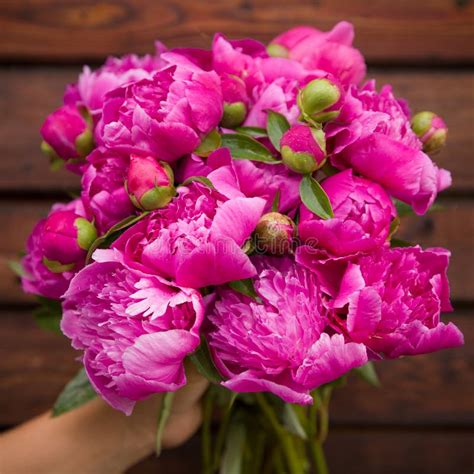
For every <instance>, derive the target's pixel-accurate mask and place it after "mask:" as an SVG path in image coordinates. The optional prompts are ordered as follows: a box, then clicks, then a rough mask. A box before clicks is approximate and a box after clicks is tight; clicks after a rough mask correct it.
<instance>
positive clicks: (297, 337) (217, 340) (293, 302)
mask: <svg viewBox="0 0 474 474" xmlns="http://www.w3.org/2000/svg"><path fill="white" fill-rule="evenodd" d="M254 261H255V264H256V267H257V269H258V271H259V277H258V278H257V279H256V280H255V289H256V292H257V294H258V296H259V298H260V299H259V300H258V301H257V300H253V299H251V298H249V297H246V296H244V295H242V294H240V293H236V292H233V291H230V290H225V289H223V290H219V292H218V297H217V300H216V302H215V304H214V308H213V309H212V310H211V312H210V314H209V321H210V322H211V323H212V327H211V328H210V330H209V345H210V347H211V351H212V354H213V358H214V361H215V363H216V366H217V367H218V369H219V370H220V372H221V373H222V375H223V376H225V378H226V379H227V380H226V381H225V382H223V385H224V386H225V387H227V388H228V389H230V390H233V391H236V392H263V391H268V392H272V393H274V394H275V395H277V396H279V397H281V398H282V399H283V400H285V401H287V402H289V403H299V404H309V403H312V397H311V395H310V393H309V392H310V391H311V390H313V389H315V388H317V387H319V386H320V385H322V384H324V383H328V382H331V381H332V380H335V379H337V378H338V377H340V376H342V375H344V374H345V373H346V372H347V371H349V370H350V369H352V368H354V367H358V366H361V365H363V364H365V363H366V362H367V353H366V349H365V347H364V345H363V344H358V343H354V342H349V343H346V342H345V340H344V337H343V336H342V335H340V334H333V335H330V334H328V333H326V332H324V331H325V328H326V327H327V324H328V315H327V311H326V310H325V308H324V306H323V303H322V296H321V293H320V290H319V284H318V280H317V278H316V276H315V275H314V274H313V273H311V272H309V271H307V270H306V269H304V268H303V267H301V266H298V265H295V263H294V262H293V260H292V259H290V258H288V257H284V258H282V257H280V258H271V257H260V258H256V259H255V260H254Z"/></svg>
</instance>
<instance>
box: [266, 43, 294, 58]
mask: <svg viewBox="0 0 474 474" xmlns="http://www.w3.org/2000/svg"><path fill="white" fill-rule="evenodd" d="M267 53H268V55H269V56H273V57H274V58H288V57H289V56H290V52H289V51H288V49H287V48H285V47H284V46H282V45H281V44H278V43H271V44H269V45H268V46H267Z"/></svg>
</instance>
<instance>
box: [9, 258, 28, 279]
mask: <svg viewBox="0 0 474 474" xmlns="http://www.w3.org/2000/svg"><path fill="white" fill-rule="evenodd" d="M8 266H9V267H10V270H11V271H12V272H13V273H14V274H15V275H16V276H17V277H20V278H28V273H27V272H26V271H25V269H24V268H23V265H22V264H21V262H19V261H18V260H8Z"/></svg>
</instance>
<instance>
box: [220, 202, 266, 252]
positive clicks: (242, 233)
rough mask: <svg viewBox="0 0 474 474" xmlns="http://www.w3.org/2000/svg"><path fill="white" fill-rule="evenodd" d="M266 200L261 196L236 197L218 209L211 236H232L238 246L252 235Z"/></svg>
mask: <svg viewBox="0 0 474 474" xmlns="http://www.w3.org/2000/svg"><path fill="white" fill-rule="evenodd" d="M265 204H266V202H265V201H264V200H263V199H261V198H235V199H231V200H229V201H226V202H225V203H224V204H222V206H220V207H219V208H218V209H217V212H216V215H215V217H214V220H213V222H212V226H211V238H212V240H213V241H216V242H217V241H219V240H220V239H222V238H226V237H228V238H230V239H232V240H234V241H235V243H236V244H237V245H238V246H241V245H243V244H244V242H245V241H246V240H247V239H248V238H249V237H250V235H251V234H252V232H253V231H254V230H255V227H256V225H257V223H258V221H259V219H260V217H261V216H262V213H263V210H264V208H265Z"/></svg>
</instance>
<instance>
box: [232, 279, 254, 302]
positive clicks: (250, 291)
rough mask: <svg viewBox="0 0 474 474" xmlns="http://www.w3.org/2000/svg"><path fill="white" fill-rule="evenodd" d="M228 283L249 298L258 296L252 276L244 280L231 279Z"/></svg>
mask: <svg viewBox="0 0 474 474" xmlns="http://www.w3.org/2000/svg"><path fill="white" fill-rule="evenodd" d="M228 285H229V286H230V287H231V288H232V289H233V290H234V291H237V292H238V293H241V294H243V295H245V296H248V297H249V298H252V299H256V298H258V294H257V292H256V291H255V288H254V286H253V281H252V279H251V278H246V279H244V280H234V281H230V282H229V283H228Z"/></svg>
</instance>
